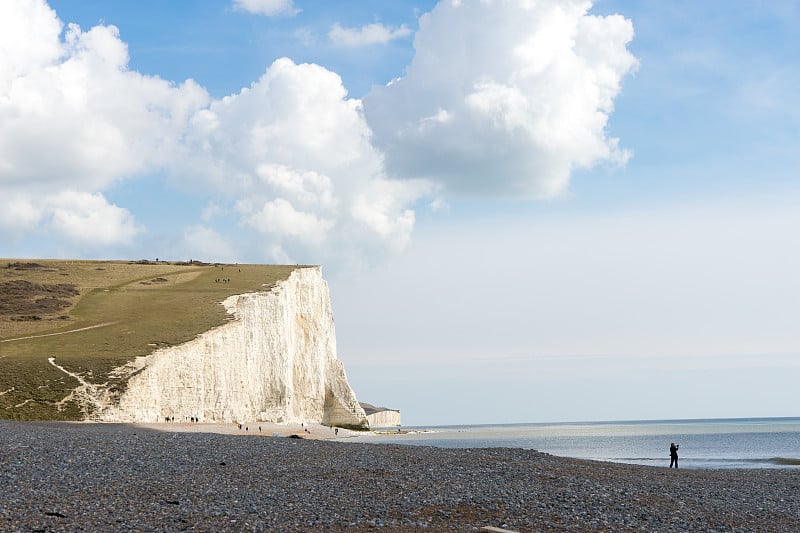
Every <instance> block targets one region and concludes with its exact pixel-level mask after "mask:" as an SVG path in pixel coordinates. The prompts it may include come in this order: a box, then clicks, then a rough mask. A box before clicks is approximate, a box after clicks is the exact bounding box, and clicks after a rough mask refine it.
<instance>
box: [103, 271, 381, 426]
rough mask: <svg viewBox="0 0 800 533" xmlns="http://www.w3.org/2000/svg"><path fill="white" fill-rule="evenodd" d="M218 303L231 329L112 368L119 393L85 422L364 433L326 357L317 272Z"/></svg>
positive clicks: (358, 411) (331, 353)
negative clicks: (315, 426)
mask: <svg viewBox="0 0 800 533" xmlns="http://www.w3.org/2000/svg"><path fill="white" fill-rule="evenodd" d="M223 304H224V305H225V308H226V309H227V310H228V313H231V314H232V315H233V316H234V320H232V321H231V322H229V323H228V324H225V325H223V326H220V327H217V328H215V329H212V330H210V331H208V332H205V333H203V334H201V335H199V336H198V337H197V338H195V339H194V340H192V341H190V342H187V343H185V344H181V345H178V346H172V347H169V348H164V349H160V350H157V351H155V352H154V353H152V354H150V355H148V356H146V357H139V358H137V360H136V361H135V362H133V363H131V364H129V365H127V366H126V367H123V368H122V369H119V371H120V372H123V373H126V374H130V375H131V377H130V378H129V380H128V385H127V388H126V390H125V391H124V392H123V393H122V394H121V396H119V398H118V399H115V400H110V399H107V400H106V401H105V402H103V405H102V406H100V409H97V410H96V411H95V413H94V415H92V418H95V419H99V420H103V421H115V422H156V421H162V420H164V419H165V418H167V417H174V418H175V420H176V421H178V420H181V421H182V420H188V419H189V418H191V417H195V418H197V419H199V420H200V421H204V422H217V421H218V422H236V421H264V422H278V423H299V422H319V423H323V424H327V425H332V426H342V427H351V428H356V427H357V428H366V427H368V422H367V417H366V414H365V413H364V410H363V409H362V408H361V406H360V405H359V403H358V401H357V400H356V396H355V394H354V393H353V390H352V389H351V388H350V385H349V384H348V383H347V377H346V376H345V372H344V366H343V365H342V362H341V361H339V359H337V357H336V332H335V329H334V324H333V312H332V310H331V301H330V293H329V291H328V284H327V283H326V282H325V280H324V279H322V272H321V269H320V268H319V267H307V268H297V269H296V270H295V271H294V272H292V274H291V275H290V276H289V277H288V279H286V280H285V281H281V282H279V283H278V284H277V285H276V286H275V287H274V288H273V289H272V290H270V291H268V292H257V293H249V294H241V295H236V296H231V297H229V298H227V299H226V300H225V301H224V302H223Z"/></svg>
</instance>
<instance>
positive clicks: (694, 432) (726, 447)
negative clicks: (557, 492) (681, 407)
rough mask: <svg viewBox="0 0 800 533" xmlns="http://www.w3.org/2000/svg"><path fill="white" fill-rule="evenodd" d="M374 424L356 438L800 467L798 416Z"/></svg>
mask: <svg viewBox="0 0 800 533" xmlns="http://www.w3.org/2000/svg"><path fill="white" fill-rule="evenodd" d="M399 431H400V432H399V433H398V429H397V428H393V429H392V428H383V429H382V428H376V432H375V434H372V435H365V436H359V437H355V438H354V440H357V441H359V442H372V443H379V444H382V443H386V444H390V443H391V444H405V445H413V446H436V447H442V448H497V447H503V448H522V449H529V450H537V451H540V452H544V453H549V454H551V455H557V456H561V457H572V458H577V459H589V460H597V461H607V462H617V463H629V464H640V465H647V466H663V467H668V466H669V462H670V460H669V446H670V443H673V442H674V443H676V444H678V445H679V446H680V448H679V452H678V454H679V462H678V464H679V467H680V468H690V469H720V468H721V469H724V468H797V467H800V417H774V418H710V419H709V418H706V419H676V420H626V421H600V422H549V423H512V424H474V425H440V426H411V427H402V428H400V430H399Z"/></svg>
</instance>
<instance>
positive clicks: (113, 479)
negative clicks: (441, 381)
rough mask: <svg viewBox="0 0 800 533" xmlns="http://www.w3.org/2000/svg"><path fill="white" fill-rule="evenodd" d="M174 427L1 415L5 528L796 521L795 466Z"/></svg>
mask: <svg viewBox="0 0 800 533" xmlns="http://www.w3.org/2000/svg"><path fill="white" fill-rule="evenodd" d="M168 425H169V424H152V425H151V424H147V425H141V426H133V425H124V424H108V423H101V424H92V423H61V422H59V423H46V422H10V421H0V484H1V485H2V486H3V487H4V490H3V491H0V529H1V530H4V531H32V530H45V531H79V530H94V531H98V530H103V531H109V530H111V531H130V530H144V531H154V530H157V531H185V530H191V531H242V530H245V531H347V532H366V531H376V530H379V529H382V530H384V531H400V532H410V531H420V530H423V531H424V530H427V531H479V530H480V528H481V527H485V526H492V527H497V528H502V529H508V530H511V531H568V530H570V531H575V530H579V531H586V530H616V531H700V530H702V531H756V530H758V531H800V499H798V498H797V494H799V493H800V475H798V473H797V472H796V471H793V470H734V469H732V470H670V469H667V468H656V467H648V466H638V465H626V464H619V463H605V462H594V461H586V460H579V459H569V458H562V457H555V456H551V455H548V454H544V453H540V452H536V451H532V450H523V449H513V448H459V449H446V448H434V447H426V446H406V445H396V444H367V443H359V442H353V441H352V440H350V439H347V438H341V439H339V440H336V439H334V440H329V439H324V438H319V439H313V438H310V439H305V440H299V439H290V438H272V437H268V436H264V438H253V436H252V435H250V436H251V438H240V436H241V435H240V434H237V433H234V434H231V433H230V432H227V433H219V432H214V433H210V432H206V431H174V429H175V428H174V427H173V428H172V429H173V430H172V431H164V429H165V426H168ZM176 425H177V424H176ZM262 426H263V425H262ZM179 429H187V428H179ZM192 429H196V430H202V429H207V428H192ZM217 429H221V428H217ZM236 429H237V431H238V427H237V428H236ZM325 429H330V428H327V427H326V428H325ZM262 430H263V427H262ZM249 433H252V428H251V431H249V432H247V434H249ZM340 434H341V430H340Z"/></svg>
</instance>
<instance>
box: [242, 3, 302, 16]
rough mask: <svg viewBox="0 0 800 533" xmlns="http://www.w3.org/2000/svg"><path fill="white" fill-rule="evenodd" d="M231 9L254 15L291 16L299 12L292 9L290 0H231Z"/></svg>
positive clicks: (292, 4) (292, 5)
mask: <svg viewBox="0 0 800 533" xmlns="http://www.w3.org/2000/svg"><path fill="white" fill-rule="evenodd" d="M233 8H234V9H236V10H237V11H246V12H248V13H253V14H256V15H266V16H268V17H272V16H275V15H289V16H293V15H296V14H297V13H299V12H300V10H299V9H296V8H295V7H294V2H293V1H292V0H233Z"/></svg>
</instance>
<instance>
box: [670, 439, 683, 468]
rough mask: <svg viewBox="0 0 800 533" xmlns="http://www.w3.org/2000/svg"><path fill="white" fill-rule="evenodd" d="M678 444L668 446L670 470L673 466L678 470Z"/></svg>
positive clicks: (672, 443)
mask: <svg viewBox="0 0 800 533" xmlns="http://www.w3.org/2000/svg"><path fill="white" fill-rule="evenodd" d="M679 447H680V444H675V443H674V442H671V443H670V444H669V467H670V468H672V465H675V468H678V448H679Z"/></svg>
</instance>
